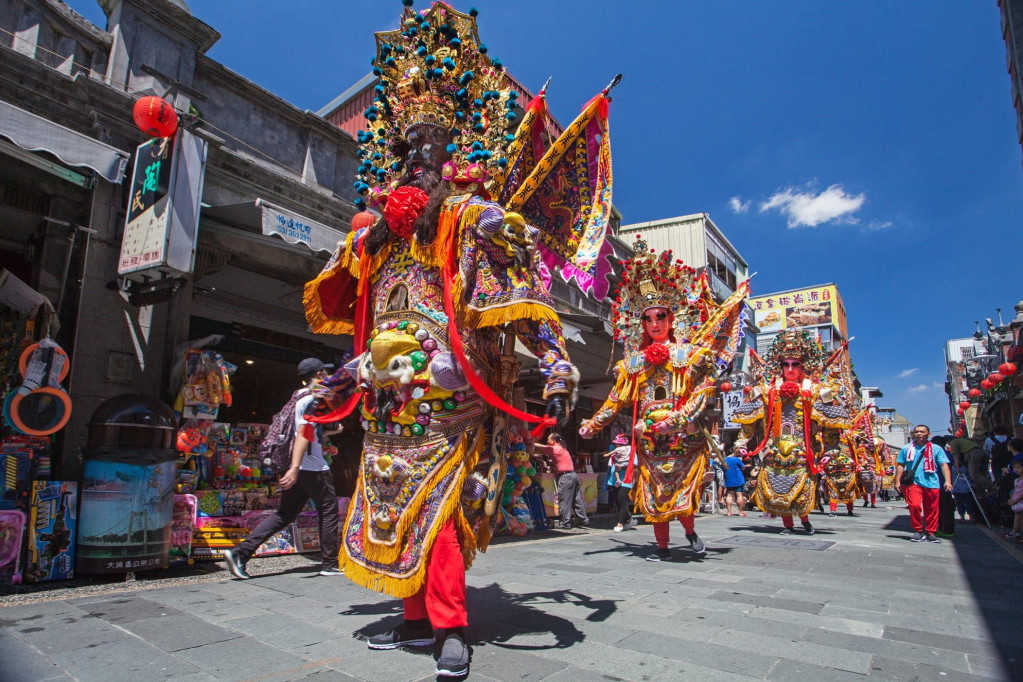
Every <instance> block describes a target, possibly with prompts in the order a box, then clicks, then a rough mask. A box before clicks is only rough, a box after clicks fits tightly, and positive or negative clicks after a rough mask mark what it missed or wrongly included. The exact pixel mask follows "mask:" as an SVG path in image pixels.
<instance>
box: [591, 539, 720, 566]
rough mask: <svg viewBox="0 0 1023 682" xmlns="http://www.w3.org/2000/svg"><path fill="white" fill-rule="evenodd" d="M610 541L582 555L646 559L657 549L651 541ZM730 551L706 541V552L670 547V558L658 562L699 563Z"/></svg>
mask: <svg viewBox="0 0 1023 682" xmlns="http://www.w3.org/2000/svg"><path fill="white" fill-rule="evenodd" d="M611 542H613V543H614V544H613V545H612V546H610V547H607V548H605V549H592V550H589V551H586V552H583V553H582V554H583V556H594V555H597V554H619V555H622V556H625V557H630V558H634V559H642V560H644V561H645V560H646V558H647V557H648V556H650V555H651V554H653V553H654V551H655V550H656V549H657V545H656V544H655V543H653V542H644V543H635V542H626V541H625V540H619V539H618V538H612V539H611ZM731 551H732V548H731V547H711V545H710V543H707V552H706V554H696V553H694V552H691V551H690V550H688V549H686V548H685V547H672V548H671V559H664V560H662V561H661V562H660V563H662V564H663V563H667V564H689V563H693V564H699V563H703V562H704V561H708V560H711V559H716V558H717V557H719V556H722V555H725V554H728V553H729V552H731ZM651 563H654V562H651Z"/></svg>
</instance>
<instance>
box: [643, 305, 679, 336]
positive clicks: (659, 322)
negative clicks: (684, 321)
mask: <svg viewBox="0 0 1023 682" xmlns="http://www.w3.org/2000/svg"><path fill="white" fill-rule="evenodd" d="M671 323H672V315H671V312H670V311H669V310H668V309H667V308H649V309H647V310H644V311H643V331H645V332H646V333H647V335H648V336H649V337H650V339H651V340H652V341H653V342H654V343H664V342H665V341H667V340H668V335H669V334H670V332H671Z"/></svg>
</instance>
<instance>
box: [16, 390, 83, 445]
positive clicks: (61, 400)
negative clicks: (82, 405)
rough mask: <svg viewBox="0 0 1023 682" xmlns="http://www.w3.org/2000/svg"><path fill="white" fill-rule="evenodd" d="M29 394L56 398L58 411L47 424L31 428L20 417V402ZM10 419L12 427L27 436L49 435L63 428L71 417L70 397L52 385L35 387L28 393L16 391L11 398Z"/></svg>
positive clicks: (37, 396) (28, 396)
mask: <svg viewBox="0 0 1023 682" xmlns="http://www.w3.org/2000/svg"><path fill="white" fill-rule="evenodd" d="M31 396H35V397H36V398H40V397H46V396H51V398H52V399H53V400H56V401H57V403H58V406H59V411H58V413H57V414H56V415H55V418H54V419H53V420H52V421H51V423H50V424H47V425H46V426H45V427H41V428H33V427H32V426H30V425H29V424H26V423H25V420H24V419H22V417H21V414H20V409H19V408H20V407H21V404H22V403H23V402H24V401H25V400H26V399H28V398H30V397H31ZM10 419H11V423H12V424H13V425H14V428H16V429H18V430H19V431H21V432H22V433H25V434H28V435H29V436H49V435H50V434H53V433H56V432H57V431H60V430H61V429H62V428H64V426H66V425H67V423H68V420H69V419H71V398H69V397H68V394H67V393H65V392H64V391H63V390H61V389H59V388H53V387H52V386H47V387H46V388H39V389H36V390H34V391H32V392H31V393H29V394H28V395H22V394H20V393H17V392H16V393H15V395H14V399H13V400H11V408H10Z"/></svg>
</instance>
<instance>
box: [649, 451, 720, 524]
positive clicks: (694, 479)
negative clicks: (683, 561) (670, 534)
mask: <svg viewBox="0 0 1023 682" xmlns="http://www.w3.org/2000/svg"><path fill="white" fill-rule="evenodd" d="M706 472H707V455H706V454H704V455H703V456H702V457H700V459H699V460H698V461H697V462H696V463H694V464H693V466H692V468H691V469H690V470H689V473H688V474H687V475H686V478H685V481H684V482H683V483H682V486H681V487H680V488H679V490H678V491H677V492H676V493H675V494H674V495H672V496H671V501H670V502H667V503H665V504H662V505H661V509H656V510H654V511H647V510H646V509H643V518H645V519H646V520H647V521H649V522H650V523H660V522H662V521H674V520H675V519H677V518H679V517H683V516H692V515H693V514H695V513H696V509H697V506H696V505H697V504H698V502H699V497H700V492H701V486H700V485H699V482H700V480H701V479H703V475H704V474H705V473H706ZM644 484H645V485H648V486H649V485H650V478H649V476H648V475H647V471H646V469H645V468H641V469H640V485H644ZM683 495H689V497H690V500H689V508H688V509H671V508H672V507H674V506H675V505H676V504H678V498H679V497H681V496H683ZM640 500H641V501H642V500H643V497H642V496H640ZM640 506H641V507H642V504H641V505H640ZM665 508H667V511H661V510H662V509H665Z"/></svg>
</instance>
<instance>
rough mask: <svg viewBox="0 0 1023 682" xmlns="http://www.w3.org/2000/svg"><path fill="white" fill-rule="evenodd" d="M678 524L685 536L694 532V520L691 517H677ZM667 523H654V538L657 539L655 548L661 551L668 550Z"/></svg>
mask: <svg viewBox="0 0 1023 682" xmlns="http://www.w3.org/2000/svg"><path fill="white" fill-rule="evenodd" d="M678 521H679V523H681V524H682V527H683V528H685V529H686V535H692V534H693V533H695V532H696V519H695V518H693V516H692V515H689V516H680V517H678ZM669 523H670V522H669V521H658V522H656V523H654V537H655V538H656V539H657V546H658V547H660V548H661V549H667V548H668V536H669V531H668V524H669Z"/></svg>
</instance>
